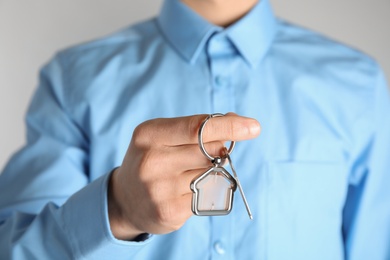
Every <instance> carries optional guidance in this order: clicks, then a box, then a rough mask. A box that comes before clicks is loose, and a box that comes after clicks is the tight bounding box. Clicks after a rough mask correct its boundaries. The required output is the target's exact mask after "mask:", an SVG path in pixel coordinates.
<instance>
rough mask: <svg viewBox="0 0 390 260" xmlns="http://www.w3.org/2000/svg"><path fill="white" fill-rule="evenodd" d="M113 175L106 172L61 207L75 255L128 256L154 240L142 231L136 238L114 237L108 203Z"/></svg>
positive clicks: (98, 256) (83, 256) (90, 256)
mask: <svg viewBox="0 0 390 260" xmlns="http://www.w3.org/2000/svg"><path fill="white" fill-rule="evenodd" d="M110 175H111V173H109V174H106V175H104V176H102V177H100V178H99V179H97V180H95V181H93V182H92V183H90V184H89V185H87V186H86V187H84V188H83V189H82V190H80V191H79V192H77V193H76V194H74V195H73V196H72V197H70V198H69V200H68V201H67V202H66V203H65V204H64V205H63V206H62V207H61V209H60V210H61V216H62V220H63V223H64V225H63V228H64V232H65V234H66V235H67V236H68V239H69V241H71V242H70V243H71V245H72V248H73V251H74V252H73V253H74V254H75V256H76V258H91V259H95V258H96V259H98V258H99V259H110V258H111V259H112V258H115V259H119V258H128V257H131V256H134V255H135V254H136V253H137V252H138V251H139V250H141V249H142V248H143V247H144V245H145V244H147V243H149V242H150V240H151V237H152V236H150V235H149V234H142V237H138V238H137V240H136V241H123V240H118V239H116V238H115V237H114V236H113V234H112V232H111V229H110V223H109V219H108V205H107V187H108V181H109V179H110Z"/></svg>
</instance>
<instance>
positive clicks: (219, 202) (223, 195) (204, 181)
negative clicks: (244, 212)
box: [191, 165, 237, 216]
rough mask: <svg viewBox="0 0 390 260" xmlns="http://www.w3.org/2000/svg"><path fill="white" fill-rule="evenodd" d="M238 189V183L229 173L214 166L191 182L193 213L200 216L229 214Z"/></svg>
mask: <svg viewBox="0 0 390 260" xmlns="http://www.w3.org/2000/svg"><path fill="white" fill-rule="evenodd" d="M236 188H237V182H236V180H235V179H234V178H233V177H232V176H231V175H230V174H229V172H228V171H226V170H225V168H223V167H221V166H219V165H214V167H211V168H209V169H208V170H207V171H206V172H205V173H203V174H202V175H200V176H199V177H197V178H195V179H194V180H193V181H192V182H191V190H192V191H193V196H192V212H193V213H194V214H195V215H198V216H219V215H227V214H229V213H230V211H231V210H232V207H233V196H234V191H235V190H236Z"/></svg>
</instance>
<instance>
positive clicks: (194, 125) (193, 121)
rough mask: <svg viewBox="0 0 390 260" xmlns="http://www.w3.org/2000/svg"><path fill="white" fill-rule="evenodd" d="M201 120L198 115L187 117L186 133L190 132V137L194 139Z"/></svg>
mask: <svg viewBox="0 0 390 260" xmlns="http://www.w3.org/2000/svg"><path fill="white" fill-rule="evenodd" d="M202 120H203V119H201V117H198V116H191V117H190V118H189V122H188V133H189V134H190V137H191V139H196V137H197V135H198V131H199V128H200V125H201V123H202Z"/></svg>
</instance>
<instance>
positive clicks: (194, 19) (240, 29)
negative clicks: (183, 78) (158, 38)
mask: <svg viewBox="0 0 390 260" xmlns="http://www.w3.org/2000/svg"><path fill="white" fill-rule="evenodd" d="M157 19H158V24H159V26H160V28H161V30H162V33H163V35H164V36H165V37H166V39H167V40H168V41H169V42H170V44H172V45H173V47H174V48H175V49H176V51H178V52H179V53H180V55H182V56H183V57H184V58H185V59H186V60H187V61H189V62H190V63H194V62H195V61H196V59H197V58H198V56H199V54H200V52H201V51H202V49H203V48H204V46H205V44H206V42H207V40H208V38H209V37H210V36H211V35H212V34H213V33H215V32H221V31H225V33H226V35H227V36H228V38H229V39H230V40H231V41H232V42H233V44H234V46H235V47H236V48H237V49H238V51H239V52H240V54H241V55H242V56H243V57H244V59H245V60H246V61H247V62H248V63H249V64H250V65H251V66H255V65H256V64H257V63H259V62H260V60H261V59H262V58H263V57H264V55H265V53H266V52H267V50H268V49H269V46H270V45H271V42H272V40H273V38H274V34H275V31H276V20H275V17H274V15H273V12H272V8H271V5H270V3H269V0H260V1H259V2H258V3H257V4H256V5H255V6H254V7H253V8H252V9H251V10H250V11H249V12H248V13H247V14H246V15H245V16H244V17H242V18H241V19H240V20H239V21H237V22H235V23H234V24H232V25H231V26H229V27H228V28H226V29H224V28H222V27H219V26H216V25H213V24H211V23H209V22H208V21H206V20H205V19H204V18H202V17H201V16H200V15H198V14H197V13H196V12H194V11H193V10H192V9H191V8H189V7H188V6H186V5H185V4H183V3H182V2H181V1H180V0H165V2H164V4H163V7H162V9H161V12H160V15H159V17H158V18H157Z"/></svg>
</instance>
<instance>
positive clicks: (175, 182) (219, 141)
mask: <svg viewBox="0 0 390 260" xmlns="http://www.w3.org/2000/svg"><path fill="white" fill-rule="evenodd" d="M183 2H184V3H185V4H187V5H188V6H190V7H191V8H192V9H193V10H195V11H196V12H197V13H199V14H200V15H201V16H203V17H204V18H205V19H207V20H208V21H210V22H212V23H214V24H216V25H219V26H227V25H229V24H231V23H233V22H234V21H236V20H237V19H239V18H240V17H242V16H243V15H244V14H245V13H246V12H248V11H249V10H250V8H252V7H253V5H255V4H256V2H257V1H253V0H240V1H236V0H214V1H212V0H204V1H201V0H183ZM206 117H207V115H195V116H188V117H179V118H159V119H154V120H150V121H146V122H144V123H142V124H140V125H139V126H138V127H137V128H136V129H135V131H134V133H133V136H132V139H131V142H130V145H129V147H128V150H127V152H126V155H125V157H124V159H123V162H122V165H121V166H120V167H119V168H117V169H116V170H115V171H114V172H113V173H112V175H111V178H110V182H109V188H108V215H109V220H110V228H111V231H112V233H113V235H114V236H115V237H116V238H117V239H121V240H129V241H130V240H133V239H134V238H136V237H137V236H138V235H140V234H142V233H150V234H166V233H170V232H172V231H175V230H178V229H179V228H180V227H181V226H182V225H183V224H184V223H185V222H186V221H187V220H188V219H189V218H190V217H191V216H192V215H193V213H192V211H191V199H192V191H191V189H190V183H191V181H192V180H193V179H194V178H195V177H197V176H199V175H200V174H202V173H204V172H205V171H206V170H207V169H208V168H209V167H210V161H208V160H207V158H206V157H205V156H204V155H203V154H202V153H201V151H200V149H199V145H198V139H197V138H198V130H199V127H200V124H201V123H202V121H203V120H204V119H205V118H206ZM259 134H260V124H259V122H257V121H256V120H255V119H252V118H247V117H242V116H238V115H236V114H233V113H229V114H227V115H226V116H224V117H217V118H213V119H211V120H210V121H209V122H208V123H207V125H206V127H205V129H204V134H203V141H204V143H205V147H206V150H207V151H208V152H209V153H210V154H211V155H213V156H216V155H222V149H223V147H224V146H223V143H224V142H225V141H230V140H234V141H242V140H248V139H252V138H255V137H257V136H258V135H259Z"/></svg>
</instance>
